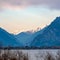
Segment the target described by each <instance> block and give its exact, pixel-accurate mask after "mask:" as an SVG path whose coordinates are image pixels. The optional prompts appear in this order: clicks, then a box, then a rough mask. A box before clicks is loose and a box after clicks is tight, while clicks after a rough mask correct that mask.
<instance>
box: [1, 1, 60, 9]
mask: <svg viewBox="0 0 60 60" xmlns="http://www.w3.org/2000/svg"><path fill="white" fill-rule="evenodd" d="M6 5H8V6H11V7H12V6H13V7H15V6H17V7H27V6H31V5H34V6H35V5H43V6H47V7H48V8H52V9H60V0H0V7H4V6H6Z"/></svg>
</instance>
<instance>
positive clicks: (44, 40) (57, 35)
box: [30, 17, 60, 47]
mask: <svg viewBox="0 0 60 60" xmlns="http://www.w3.org/2000/svg"><path fill="white" fill-rule="evenodd" d="M41 31H42V33H41ZM41 31H40V32H37V33H38V34H37V35H36V36H35V37H34V39H33V41H31V44H30V46H33V47H47V46H48V47H55V46H60V17H57V18H56V19H55V20H54V21H53V22H52V23H51V24H50V25H49V26H47V27H46V28H44V29H42V30H41Z"/></svg>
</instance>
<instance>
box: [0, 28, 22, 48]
mask: <svg viewBox="0 0 60 60" xmlns="http://www.w3.org/2000/svg"><path fill="white" fill-rule="evenodd" d="M0 46H4V47H7V46H12V47H14V46H22V44H21V43H19V42H18V41H17V39H16V38H15V37H14V35H13V34H10V33H8V32H7V31H5V30H4V29H2V28H0Z"/></svg>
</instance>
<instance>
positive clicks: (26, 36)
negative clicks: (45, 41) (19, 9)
mask: <svg viewBox="0 0 60 60" xmlns="http://www.w3.org/2000/svg"><path fill="white" fill-rule="evenodd" d="M32 34H33V33H31V32H21V33H19V34H17V35H16V36H15V37H16V39H17V40H18V41H19V42H21V43H22V44H23V45H24V46H27V45H28V44H30V43H29V41H30V39H31V36H32Z"/></svg>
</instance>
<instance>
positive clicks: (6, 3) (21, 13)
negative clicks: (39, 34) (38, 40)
mask: <svg viewBox="0 0 60 60" xmlns="http://www.w3.org/2000/svg"><path fill="white" fill-rule="evenodd" d="M57 16H60V0H0V27H2V28H4V29H5V30H7V31H8V32H11V33H19V32H22V31H29V30H36V29H37V28H38V27H39V28H43V27H45V26H46V25H49V24H50V23H51V22H52V21H53V20H54V19H55V18H56V17H57Z"/></svg>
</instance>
